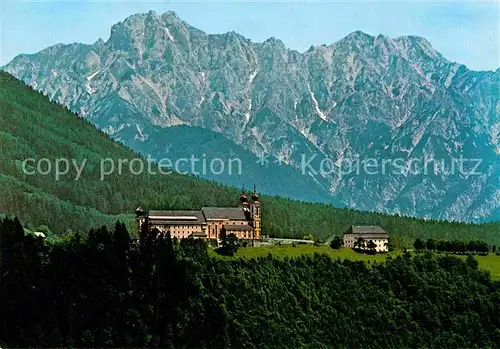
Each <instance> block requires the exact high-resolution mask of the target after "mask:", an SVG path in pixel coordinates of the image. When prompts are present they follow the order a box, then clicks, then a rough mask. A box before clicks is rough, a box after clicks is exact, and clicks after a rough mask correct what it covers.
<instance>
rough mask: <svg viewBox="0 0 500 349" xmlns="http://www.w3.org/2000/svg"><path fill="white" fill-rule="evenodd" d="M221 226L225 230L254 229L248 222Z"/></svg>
mask: <svg viewBox="0 0 500 349" xmlns="http://www.w3.org/2000/svg"><path fill="white" fill-rule="evenodd" d="M222 227H223V228H224V230H226V231H252V230H254V229H253V228H252V227H251V226H249V225H248V224H223V225H222Z"/></svg>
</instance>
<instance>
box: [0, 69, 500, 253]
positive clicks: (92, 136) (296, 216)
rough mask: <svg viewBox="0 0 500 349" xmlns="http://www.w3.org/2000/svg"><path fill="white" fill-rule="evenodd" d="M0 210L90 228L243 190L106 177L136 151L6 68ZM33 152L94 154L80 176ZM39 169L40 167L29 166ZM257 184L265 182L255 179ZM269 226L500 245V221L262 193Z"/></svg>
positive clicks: (286, 231)
mask: <svg viewBox="0 0 500 349" xmlns="http://www.w3.org/2000/svg"><path fill="white" fill-rule="evenodd" d="M0 79H1V80H0V82H1V89H0V160H1V161H0V187H1V188H2V191H1V200H0V213H1V212H3V213H6V214H12V215H16V216H18V217H20V219H21V220H22V222H23V224H25V225H28V226H33V227H37V226H39V225H42V224H43V225H47V226H48V227H49V228H50V230H51V231H53V232H54V233H63V232H65V231H66V230H67V229H72V230H73V231H88V230H89V229H90V228H92V227H97V226H101V225H108V227H109V226H111V225H114V222H116V220H118V219H119V220H122V221H124V222H125V223H126V224H127V226H128V227H129V228H132V227H133V216H132V215H131V213H132V212H133V210H134V209H135V208H136V207H137V206H138V205H142V206H143V207H144V208H145V209H148V208H157V209H199V208H201V207H202V206H233V205H235V204H236V201H237V198H238V197H239V189H236V188H230V187H227V186H223V185H221V184H218V183H215V182H209V181H205V180H200V179H199V178H196V177H192V176H185V175H180V174H169V175H159V174H157V175H150V174H147V173H143V174H140V175H134V174H132V173H130V171H129V169H128V167H125V168H124V169H123V172H122V173H121V174H114V175H109V176H106V177H105V178H104V179H103V180H101V179H100V173H99V162H100V161H101V159H104V158H109V159H113V160H114V161H115V162H118V159H133V158H137V157H138V155H137V154H135V153H134V152H133V151H131V150H130V149H128V148H126V147H124V146H123V145H121V144H118V143H116V142H113V141H112V140H111V139H109V137H108V136H107V135H106V134H104V133H103V132H101V131H99V130H97V129H96V128H95V127H94V126H92V125H91V124H90V123H88V122H87V121H85V120H83V119H82V118H80V117H78V116H77V115H75V114H73V113H71V112H69V111H68V110H67V109H65V108H63V107H61V106H60V105H58V104H56V103H54V102H51V101H49V99H48V98H47V97H45V96H43V95H42V94H40V93H38V92H37V91H34V90H33V89H31V88H30V87H27V86H26V85H24V84H23V83H21V82H20V81H18V80H16V79H15V78H13V77H12V76H10V75H9V74H7V73H4V72H0ZM26 158H34V159H41V158H48V159H50V160H52V162H54V161H55V159H59V158H67V159H75V160H76V162H77V163H78V164H81V163H82V161H84V160H87V163H86V165H85V167H84V170H83V171H82V173H81V176H80V178H79V179H78V180H75V177H76V174H77V173H76V170H75V169H74V168H73V167H72V168H70V170H69V172H68V174H66V175H63V176H61V178H60V179H59V180H55V178H54V174H53V173H50V174H48V175H43V174H40V173H38V172H37V173H35V174H33V175H27V174H25V173H24V172H23V171H22V167H21V165H22V161H23V160H25V159H26ZM29 170H33V168H29ZM256 184H257V185H258V183H256ZM262 203H263V207H264V208H263V232H264V234H266V235H276V236H294V237H302V236H303V235H306V234H313V235H314V236H315V237H317V238H321V239H325V238H327V237H328V236H331V235H333V234H341V233H343V232H344V231H345V230H346V229H347V228H348V226H349V225H351V224H364V225H380V226H382V227H383V228H384V229H386V230H387V231H388V232H389V234H390V235H391V237H392V238H393V239H394V240H395V241H396V245H397V241H399V242H406V243H407V244H409V245H411V244H412V243H413V241H414V240H415V237H421V238H429V237H436V238H446V239H452V238H456V239H461V240H471V239H480V240H484V241H486V242H488V243H489V244H497V245H498V244H500V233H499V232H500V224H499V223H488V224H480V225H473V224H459V223H450V222H441V221H424V220H419V219H413V218H406V217H399V216H390V215H384V214H378V213H367V212H361V211H355V210H348V209H337V208H334V207H332V206H330V205H326V204H313V203H303V202H298V201H293V200H288V199H282V198H278V197H269V196H262Z"/></svg>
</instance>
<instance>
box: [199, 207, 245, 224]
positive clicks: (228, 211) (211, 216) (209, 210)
mask: <svg viewBox="0 0 500 349" xmlns="http://www.w3.org/2000/svg"><path fill="white" fill-rule="evenodd" d="M201 211H202V212H203V215H204V216H205V219H207V220H232V221H244V220H247V217H246V215H245V212H244V211H243V210H242V209H241V208H238V207H202V208H201Z"/></svg>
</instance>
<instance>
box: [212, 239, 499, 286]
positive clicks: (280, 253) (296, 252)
mask: <svg viewBox="0 0 500 349" xmlns="http://www.w3.org/2000/svg"><path fill="white" fill-rule="evenodd" d="M315 252H318V253H326V254H328V255H329V256H331V257H332V258H333V259H338V258H340V259H341V260H344V259H350V260H359V261H367V262H370V263H371V262H375V261H376V262H384V261H385V259H386V258H387V256H393V257H395V256H398V255H400V254H401V251H394V252H389V253H387V254H377V255H367V254H361V253H356V252H354V251H353V250H352V249H350V248H341V249H340V250H334V249H332V248H330V247H328V246H314V245H297V246H296V247H292V246H284V245H275V246H263V247H246V248H243V247H242V248H240V249H238V252H237V253H236V255H235V256H234V257H223V256H220V255H218V254H216V253H215V252H213V250H211V254H213V255H215V256H217V257H218V258H238V257H242V258H258V257H265V256H267V255H268V254H269V253H271V254H272V255H273V256H275V257H279V258H283V257H297V256H300V255H302V254H304V253H315ZM458 257H459V258H462V259H465V258H467V256H458ZM474 258H476V259H477V261H478V262H479V268H480V269H486V270H489V271H490V273H491V277H492V279H495V280H500V256H495V255H493V254H489V255H488V256H474Z"/></svg>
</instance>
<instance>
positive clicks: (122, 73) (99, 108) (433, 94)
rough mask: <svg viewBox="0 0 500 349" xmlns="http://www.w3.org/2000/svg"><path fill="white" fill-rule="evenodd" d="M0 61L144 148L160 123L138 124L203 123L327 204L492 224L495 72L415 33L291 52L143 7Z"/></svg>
mask: <svg viewBox="0 0 500 349" xmlns="http://www.w3.org/2000/svg"><path fill="white" fill-rule="evenodd" d="M3 69H4V70H6V71H8V72H9V73H11V74H13V75H14V76H16V77H18V78H20V79H22V80H24V81H25V82H27V83H29V84H31V85H33V86H35V87H36V88H38V89H41V90H43V91H44V92H45V93H46V94H48V95H49V96H50V97H51V98H53V99H55V100H57V101H59V102H61V103H64V104H66V105H67V106H68V107H70V108H71V109H72V110H74V111H77V112H78V113H79V114H80V115H81V116H83V117H85V118H88V119H89V120H90V121H92V122H93V123H94V124H96V125H97V126H98V127H100V128H101V129H103V130H105V131H106V132H108V133H109V134H110V135H111V136H113V137H114V138H115V139H118V140H121V141H122V142H124V143H125V144H128V145H131V146H133V147H135V148H140V149H141V151H143V152H154V153H155V156H156V157H158V156H160V157H161V156H162V155H164V156H168V149H165V152H164V154H163V151H162V150H161V149H158V147H157V146H155V145H156V144H159V143H162V132H161V131H160V132H158V131H155V132H149V133H148V132H147V131H146V130H150V129H155V130H158V129H160V130H161V129H162V128H170V127H177V126H179V125H184V126H183V127H184V128H185V127H186V126H195V127H201V128H204V129H207V130H209V131H213V132H216V133H217V134H219V135H222V136H224V137H226V138H227V139H229V140H230V141H232V142H234V143H236V144H237V145H238V146H240V147H242V148H244V149H245V150H246V151H250V152H251V153H254V154H256V155H261V154H270V158H269V160H271V161H278V163H281V164H282V165H283V166H287V167H291V168H293V169H294V171H295V172H296V174H297V175H300V176H305V177H304V178H307V180H305V181H304V183H303V186H304V188H301V189H302V190H306V191H307V188H308V186H311V188H312V186H315V188H314V189H311V190H314V191H317V190H319V189H318V188H321V190H327V191H328V192H329V194H330V195H331V197H332V202H336V203H339V204H343V205H346V206H349V207H353V208H358V209H363V210H376V211H387V212H397V213H402V214H409V215H416V216H421V217H422V216H427V217H434V218H446V219H458V220H473V221H484V220H490V219H500V208H499V207H500V180H499V179H500V161H499V155H500V116H499V115H500V102H499V86H500V70H497V71H495V72H489V71H488V72H475V71H470V70H468V69H467V68H466V67H465V66H463V65H459V64H456V63H452V62H449V61H447V60H446V59H445V58H444V57H442V56H441V55H440V54H439V53H438V52H437V51H436V50H435V49H433V48H432V46H431V45H430V43H429V42H427V41H426V40H425V39H423V38H419V37H413V36H407V37H399V38H389V37H385V36H382V35H379V36H377V37H372V36H370V35H367V34H365V33H362V32H359V31H358V32H354V33H352V34H350V35H348V36H347V37H345V38H343V39H342V40H340V41H338V42H336V43H333V44H332V45H329V46H317V47H311V48H310V49H309V50H308V51H307V52H304V53H300V52H297V51H293V50H289V49H287V48H286V47H285V45H284V44H283V43H282V42H281V41H280V40H277V39H274V38H270V39H268V40H266V41H265V42H263V43H253V42H251V41H250V40H248V39H246V38H244V37H242V36H241V35H239V34H237V33H234V32H231V33H226V34H220V35H209V34H206V33H204V32H202V31H200V30H198V29H196V28H193V27H191V26H190V25H189V24H187V23H186V22H183V21H182V20H181V19H179V18H178V17H177V16H176V15H175V14H174V13H172V12H167V13H164V14H161V15H160V14H156V13H154V12H149V13H147V14H137V15H133V16H131V17H129V18H127V19H125V20H124V21H123V22H120V23H118V24H116V25H114V26H113V27H112V28H111V36H110V38H109V40H108V41H106V42H104V41H102V40H99V41H97V42H96V43H94V44H92V45H83V44H71V45H56V46H53V47H49V48H47V49H45V50H43V51H41V52H39V53H36V54H33V55H19V56H17V57H16V58H15V59H14V60H12V62H10V63H9V64H8V65H6V66H5V67H4V68H3ZM170 130H172V129H170ZM172 134H173V135H172ZM182 134H184V133H182ZM170 135H172V136H171V137H172V139H171V142H170V147H175V144H176V140H175V132H170ZM192 141H193V143H194V144H197V143H196V142H197V140H196V139H193V140H192ZM147 144H150V145H147ZM198 149H199V151H200V153H202V152H203V144H201V143H200V144H199V148H198ZM475 159H480V160H481V161H478V160H475ZM424 163H427V165H428V166H427V167H425V166H424ZM476 165H478V166H477V167H476V168H475V166H476ZM472 170H474V171H472ZM268 175H269V176H271V175H272V174H271V173H269V174H268ZM293 176H295V174H294V175H293ZM277 180H278V179H277ZM279 180H280V181H281V182H282V183H285V184H286V181H287V178H284V177H280V178H279ZM294 183H295V182H294ZM333 200H335V201H333Z"/></svg>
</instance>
